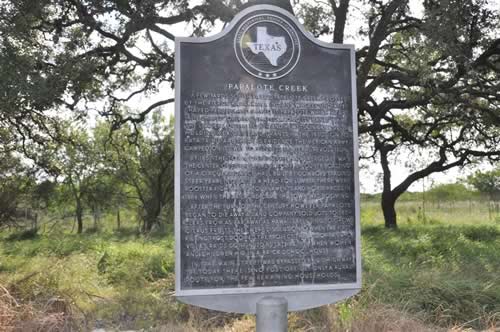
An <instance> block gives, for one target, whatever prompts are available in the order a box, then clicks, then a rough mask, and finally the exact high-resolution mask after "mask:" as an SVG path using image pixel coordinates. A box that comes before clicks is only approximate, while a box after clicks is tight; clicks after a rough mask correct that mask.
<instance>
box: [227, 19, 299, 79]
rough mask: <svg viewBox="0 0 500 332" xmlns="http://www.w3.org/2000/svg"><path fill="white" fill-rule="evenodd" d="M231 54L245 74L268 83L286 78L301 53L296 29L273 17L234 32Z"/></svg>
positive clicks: (245, 25)
mask: <svg viewBox="0 0 500 332" xmlns="http://www.w3.org/2000/svg"><path fill="white" fill-rule="evenodd" d="M234 50H235V53H236V57H237V58H238V61H239V62H240V64H241V66H242V67H243V68H244V69H245V70H246V71H247V72H248V73H250V74H252V75H253V76H255V77H258V78H262V79H268V80H272V79H278V78H281V77H283V76H285V75H287V74H289V73H290V72H291V71H292V70H293V69H294V68H295V66H296V65H297V63H298V61H299V58H300V51H301V49H300V40H299V36H298V34H297V32H296V30H295V27H294V26H292V24H290V23H289V22H288V21H287V20H285V19H284V18H281V17H280V16H277V15H273V14H260V15H255V16H252V17H250V18H248V19H247V20H245V21H244V22H243V23H242V24H241V25H240V26H239V28H238V30H237V31H236V36H235V39H234Z"/></svg>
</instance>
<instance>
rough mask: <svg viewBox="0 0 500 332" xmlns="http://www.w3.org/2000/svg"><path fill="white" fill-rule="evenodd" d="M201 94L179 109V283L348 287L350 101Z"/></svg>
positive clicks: (272, 90) (255, 92) (301, 94)
mask: <svg viewBox="0 0 500 332" xmlns="http://www.w3.org/2000/svg"><path fill="white" fill-rule="evenodd" d="M211 90H212V91H188V93H187V94H185V97H184V98H183V100H182V106H181V107H182V114H183V121H182V122H181V126H182V128H180V130H181V131H182V135H181V136H182V144H181V147H182V165H181V169H182V174H181V178H182V181H181V206H182V209H181V241H182V248H183V251H182V252H183V253H182V277H181V283H182V288H183V289H203V288H235V287H237V288H241V287H267V286H284V285H312V284H330V283H351V282H355V281H356V261H355V257H356V256H355V220H354V212H353V211H354V206H353V204H354V203H353V193H354V188H353V187H354V183H353V153H352V146H353V133H352V116H351V100H350V96H342V95H324V94H315V93H312V92H311V90H312V89H311V88H310V87H309V86H308V85H303V84H293V83H287V84H281V83H280V84H272V83H270V84H240V83H234V82H227V83H225V84H224V85H221V86H219V87H216V88H215V89H211ZM214 91H216V92H214Z"/></svg>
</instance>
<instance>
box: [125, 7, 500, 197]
mask: <svg viewBox="0 0 500 332" xmlns="http://www.w3.org/2000/svg"><path fill="white" fill-rule="evenodd" d="M199 2H201V1H199V0H198V1H193V4H192V5H193V6H194V5H196V3H199ZM409 4H410V10H411V12H412V14H413V15H414V16H416V17H421V16H422V13H423V6H422V1H417V0H411V1H410V3H409ZM489 5H490V6H491V8H494V9H498V8H500V0H490V1H489ZM347 22H348V24H347V28H346V35H345V40H344V43H345V44H354V45H355V47H356V49H359V48H360V47H362V46H363V45H365V44H366V40H363V38H362V37H361V36H359V34H357V33H356V31H359V28H360V24H364V23H365V22H366V20H364V19H363V13H362V8H359V7H356V6H353V7H352V9H351V10H350V12H349V16H348V19H347ZM222 28H223V25H222V23H219V24H217V25H216V26H215V28H214V29H213V30H212V31H211V33H210V34H208V36H210V35H214V34H216V33H219V32H220V31H221V29H222ZM168 31H169V32H171V33H173V34H174V35H175V36H178V37H188V36H190V35H191V34H192V30H191V29H190V27H189V26H187V25H186V24H182V23H180V24H177V25H175V26H171V27H169V29H168ZM155 39H158V41H163V42H164V41H165V39H164V38H163V37H161V36H159V35H156V36H155ZM321 39H322V40H323V41H326V42H329V41H331V37H330V36H324V37H322V38H321ZM167 44H168V46H169V47H170V48H172V49H174V47H175V45H174V43H173V42H172V41H168V40H167ZM159 91H160V93H159V94H157V95H153V96H151V95H150V96H147V97H146V96H139V97H137V98H135V99H134V100H133V101H132V103H131V105H130V106H131V107H133V108H136V107H137V109H144V108H145V105H151V104H153V103H155V102H157V101H159V100H162V99H166V98H171V97H174V91H173V90H172V89H171V88H170V87H169V86H166V85H165V86H163V87H160V89H159ZM164 111H165V112H166V113H167V116H170V115H172V114H173V113H174V104H170V105H168V106H167V107H165V109H164ZM411 158H412V156H411V155H410V154H405V153H402V154H401V155H400V156H399V163H395V164H394V163H393V165H392V169H393V173H392V176H393V180H392V181H393V182H392V183H393V186H395V185H397V184H399V183H400V182H401V181H403V180H404V179H405V178H406V176H407V175H408V174H409V171H408V169H407V168H406V167H405V165H404V164H405V163H407V161H408V160H411ZM363 164H364V166H365V167H362V169H361V170H360V183H361V192H366V193H374V192H380V190H381V186H380V174H381V169H380V166H379V164H378V163H363ZM479 168H481V169H489V168H492V167H491V165H489V164H487V163H484V164H482V165H480V166H479ZM474 171H475V169H472V168H467V169H460V168H453V169H451V170H449V171H447V172H445V173H437V174H433V175H431V176H430V177H428V178H427V179H424V180H421V181H418V182H416V183H415V184H414V185H413V186H412V187H410V191H422V190H423V189H425V190H427V189H428V188H429V187H430V186H432V185H435V184H439V183H453V182H456V181H457V180H459V179H464V178H466V176H467V175H468V174H471V173H473V172H474Z"/></svg>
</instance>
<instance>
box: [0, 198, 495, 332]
mask: <svg viewBox="0 0 500 332" xmlns="http://www.w3.org/2000/svg"><path fill="white" fill-rule="evenodd" d="M474 204H475V205H474ZM474 204H473V205H472V206H470V205H468V203H467V202H464V203H456V204H455V205H454V206H452V205H451V204H450V205H449V206H448V205H446V206H439V208H438V207H437V206H433V205H432V204H429V205H428V206H427V207H426V212H425V217H424V216H423V213H422V209H421V207H420V208H419V206H421V205H420V203H414V202H403V203H401V204H400V205H399V206H398V215H399V220H400V225H401V226H400V228H399V229H397V230H386V229H384V228H383V226H382V217H381V213H380V211H379V210H378V203H375V202H365V203H363V208H362V224H363V227H362V251H363V278H364V279H363V289H362V292H361V293H360V294H359V295H357V296H355V297H353V298H351V299H349V300H347V301H345V302H342V303H339V304H336V305H330V306H325V307H322V308H318V309H314V310H308V311H304V312H300V313H294V314H291V315H290V317H289V324H290V330H291V331H388V330H391V331H440V330H443V331H446V330H450V329H454V331H460V330H467V329H474V330H487V329H491V330H492V331H494V330H495V328H500V258H499V257H500V222H499V220H498V216H496V218H495V216H490V215H489V214H488V210H487V208H485V206H482V204H479V203H474ZM483 205H484V204H483ZM103 225H104V226H105V227H104V226H103V227H102V230H101V231H100V232H93V233H90V232H89V233H85V234H83V235H77V234H72V233H70V230H71V227H70V226H71V225H67V227H63V230H61V227H59V228H58V229H59V231H57V232H56V231H54V230H53V231H52V232H50V233H49V232H48V230H47V229H46V232H45V233H42V234H39V235H36V236H33V235H32V234H29V233H9V232H3V233H0V286H2V287H0V331H2V328H3V329H4V330H8V326H14V325H15V326H17V328H18V330H19V329H20V330H22V331H24V330H26V331H29V330H30V329H32V330H35V328H40V330H50V328H53V329H54V330H57V329H58V328H59V329H64V328H66V329H67V330H70V329H73V330H77V329H80V330H84V331H86V330H91V329H93V328H96V327H103V328H108V329H116V330H119V329H147V330H158V331H253V330H254V319H253V317H252V316H248V315H233V314H222V313H219V312H211V311H208V310H202V309H198V308H194V307H190V306H187V305H183V304H180V303H178V302H176V300H175V298H174V297H173V290H174V275H173V273H174V272H173V270H174V252H173V244H174V243H173V242H174V241H173V237H172V236H171V235H160V234H158V235H153V236H149V237H144V236H140V235H138V234H137V232H136V231H135V226H134V224H133V223H130V224H129V225H125V227H124V228H122V229H121V230H120V231H113V229H112V228H113V226H112V225H113V223H112V221H111V220H109V221H107V222H104V223H103ZM171 233H172V229H169V230H168V231H167V234H171ZM2 324H3V327H2Z"/></svg>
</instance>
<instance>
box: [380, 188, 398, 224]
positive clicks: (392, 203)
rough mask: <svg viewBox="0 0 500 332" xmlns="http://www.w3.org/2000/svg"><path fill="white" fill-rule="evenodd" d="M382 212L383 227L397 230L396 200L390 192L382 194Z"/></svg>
mask: <svg viewBox="0 0 500 332" xmlns="http://www.w3.org/2000/svg"><path fill="white" fill-rule="evenodd" d="M382 212H383V213H384V220H385V227H386V228H397V227H398V224H397V219H396V200H395V199H394V197H393V196H392V194H391V193H390V192H384V193H382Z"/></svg>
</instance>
